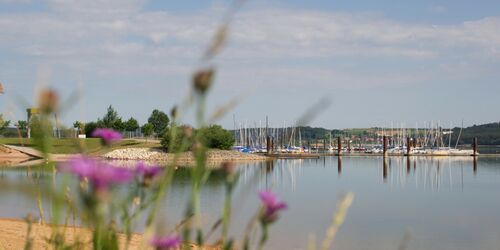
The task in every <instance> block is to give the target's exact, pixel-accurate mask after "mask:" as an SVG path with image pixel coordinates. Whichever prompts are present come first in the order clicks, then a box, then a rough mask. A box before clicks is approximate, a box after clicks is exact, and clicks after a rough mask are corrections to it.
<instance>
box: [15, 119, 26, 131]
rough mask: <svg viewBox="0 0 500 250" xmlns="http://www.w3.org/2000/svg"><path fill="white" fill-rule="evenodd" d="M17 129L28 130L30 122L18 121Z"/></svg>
mask: <svg viewBox="0 0 500 250" xmlns="http://www.w3.org/2000/svg"><path fill="white" fill-rule="evenodd" d="M17 128H18V129H19V130H26V129H27V128H28V122H27V121H23V120H19V121H17Z"/></svg>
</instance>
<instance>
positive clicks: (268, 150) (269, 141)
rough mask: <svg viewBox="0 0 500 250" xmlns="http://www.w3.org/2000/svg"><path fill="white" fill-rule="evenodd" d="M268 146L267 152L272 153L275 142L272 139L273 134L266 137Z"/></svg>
mask: <svg viewBox="0 0 500 250" xmlns="http://www.w3.org/2000/svg"><path fill="white" fill-rule="evenodd" d="M266 146H267V153H268V154H270V153H272V152H273V143H272V141H271V136H267V137H266Z"/></svg>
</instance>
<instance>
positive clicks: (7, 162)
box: [0, 145, 35, 167]
mask: <svg viewBox="0 0 500 250" xmlns="http://www.w3.org/2000/svg"><path fill="white" fill-rule="evenodd" d="M33 159H35V158H33V157H32V156H29V155H27V154H24V153H21V152H19V151H17V150H12V149H10V148H7V147H4V146H2V145H0V166H7V167H9V166H17V165H20V164H22V163H24V162H26V161H30V160H33Z"/></svg>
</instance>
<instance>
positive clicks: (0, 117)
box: [0, 114, 10, 132]
mask: <svg viewBox="0 0 500 250" xmlns="http://www.w3.org/2000/svg"><path fill="white" fill-rule="evenodd" d="M9 125H10V121H6V120H4V119H3V115H1V114H0V132H3V131H4V130H5V129H6V128H7V127H8V126H9Z"/></svg>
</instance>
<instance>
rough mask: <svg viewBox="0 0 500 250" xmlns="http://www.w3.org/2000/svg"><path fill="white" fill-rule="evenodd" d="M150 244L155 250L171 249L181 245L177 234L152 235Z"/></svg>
mask: <svg viewBox="0 0 500 250" xmlns="http://www.w3.org/2000/svg"><path fill="white" fill-rule="evenodd" d="M150 244H151V246H153V247H154V248H155V249H156V250H173V249H178V248H179V247H180V246H181V238H179V236H177V235H168V236H161V237H154V238H153V239H152V240H151V242H150Z"/></svg>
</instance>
